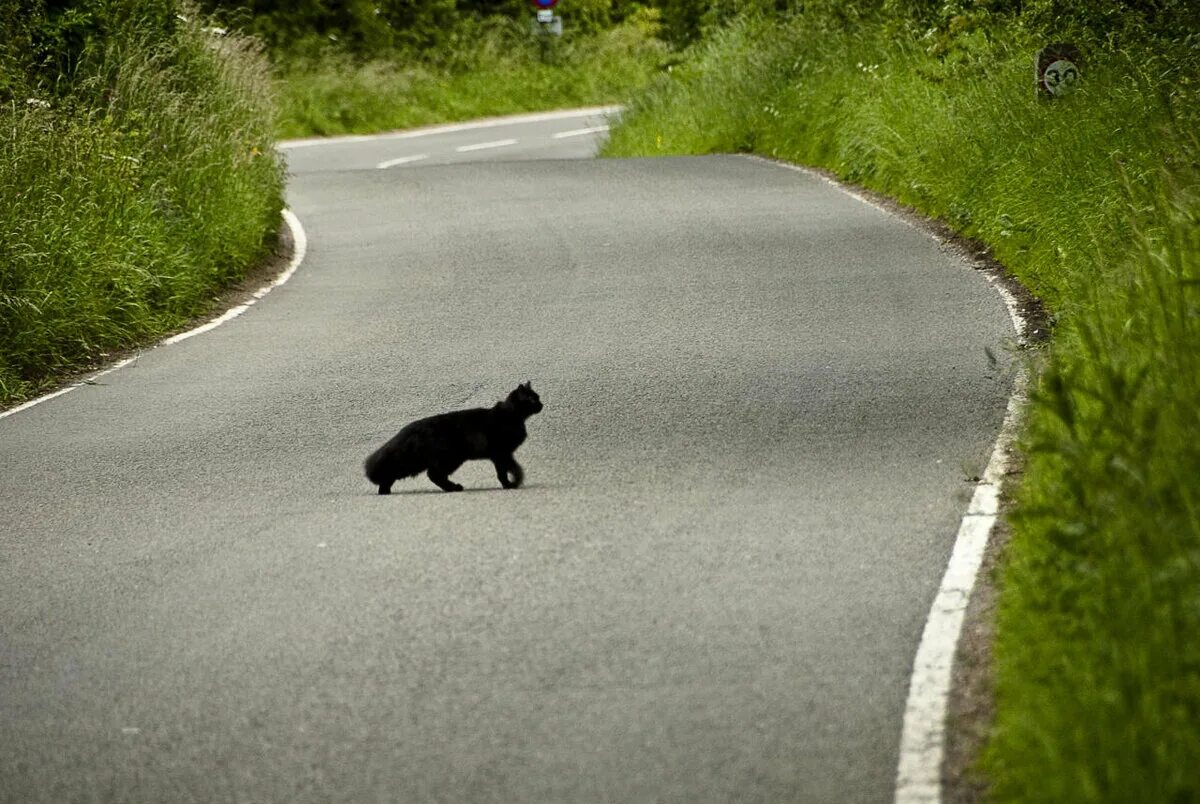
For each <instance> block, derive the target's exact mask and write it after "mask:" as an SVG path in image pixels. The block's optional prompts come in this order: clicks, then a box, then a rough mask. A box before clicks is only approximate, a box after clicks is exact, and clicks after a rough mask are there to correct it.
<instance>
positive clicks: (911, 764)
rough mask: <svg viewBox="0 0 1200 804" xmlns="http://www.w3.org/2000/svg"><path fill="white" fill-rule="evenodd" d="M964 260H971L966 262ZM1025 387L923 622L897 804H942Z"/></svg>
mask: <svg viewBox="0 0 1200 804" xmlns="http://www.w3.org/2000/svg"><path fill="white" fill-rule="evenodd" d="M749 158H750V159H754V160H755V161H759V162H767V163H769V164H772V165H777V166H779V167H783V168H787V169H789V170H795V171H797V172H800V173H804V174H805V175H808V176H812V177H813V178H817V179H820V180H821V181H823V182H825V183H826V184H829V185H832V186H834V187H837V188H838V189H839V190H841V191H842V192H844V193H846V194H847V195H849V196H850V197H852V198H855V199H857V200H859V201H861V202H862V203H864V204H866V205H867V206H870V207H873V208H875V209H877V210H879V211H880V212H883V213H884V214H886V215H889V216H890V217H893V218H895V219H897V220H900V221H902V222H903V223H906V224H908V225H909V226H911V227H913V228H914V229H918V230H919V229H920V227H918V226H916V224H914V223H912V222H911V221H907V220H905V219H904V218H902V217H900V216H897V215H894V214H893V213H891V212H889V211H888V210H887V209H885V208H884V207H882V206H880V205H879V204H876V203H875V202H874V201H872V200H870V199H869V198H867V197H866V196H864V195H862V194H860V193H856V192H854V191H853V190H851V189H849V188H847V187H844V186H842V185H841V184H840V183H839V182H837V181H834V180H833V179H831V178H829V177H828V176H824V175H822V174H820V173H818V172H817V171H815V170H810V169H808V168H804V167H801V166H799V165H792V164H788V163H787V162H779V161H776V160H773V159H765V158H763V157H758V156H750V157H749ZM933 238H934V240H936V241H938V242H939V243H940V242H943V239H942V238H941V237H938V236H937V235H933ZM962 259H964V260H969V259H970V258H969V257H967V256H965V255H964V256H963V257H962ZM986 276H987V279H988V284H990V285H991V286H992V287H993V288H994V289H995V290H996V292H998V293H999V294H1000V298H1002V299H1003V300H1004V305H1005V307H1007V308H1008V316H1009V318H1010V319H1011V320H1012V324H1013V329H1015V330H1016V332H1017V339H1018V341H1019V342H1024V341H1025V339H1026V335H1027V333H1028V331H1029V322H1027V321H1026V320H1025V318H1024V316H1022V315H1021V311H1020V307H1019V306H1018V304H1017V300H1016V298H1015V297H1014V296H1013V295H1012V294H1011V293H1009V292H1008V290H1007V289H1006V288H1004V287H1003V286H1002V285H1001V284H1000V283H999V282H998V281H996V279H994V278H993V277H992V276H991V275H990V274H987V275H986ZM1027 382H1028V378H1027V376H1026V374H1025V371H1024V369H1023V368H1021V367H1019V366H1018V370H1017V376H1016V379H1015V381H1014V383H1013V393H1012V395H1011V396H1010V397H1009V399H1008V405H1007V409H1006V411H1005V415H1004V424H1003V425H1002V426H1001V428H1000V435H999V437H998V438H997V439H996V443H995V445H994V446H993V448H992V454H991V457H990V458H989V459H988V465H987V468H986V469H985V470H984V473H983V478H982V479H981V480H980V481H979V483H977V484H976V486H975V492H974V494H973V495H972V496H971V502H970V504H969V505H968V506H967V511H966V513H965V514H964V515H963V518H962V521H961V522H960V524H959V528H958V533H957V535H956V536H955V539H954V550H953V552H952V553H951V555H950V561H949V563H948V564H947V565H946V572H945V574H943V576H942V581H941V583H940V584H939V586H938V592H937V595H936V597H934V600H933V605H932V606H931V607H930V610H929V616H928V617H927V618H926V620H925V629H924V631H923V632H922V634H921V642H920V645H918V647H917V654H916V657H915V658H914V660H913V672H912V679H911V681H910V682H909V688H908V700H907V702H906V704H905V707H904V725H903V727H902V729H901V733H900V761H899V764H898V766H897V769H896V796H895V802H896V804H940V802H941V800H942V759H943V756H944V754H945V745H946V711H947V705H948V704H949V700H950V686H951V681H952V676H951V673H952V671H953V669H954V654H955V652H956V651H957V649H958V640H959V637H960V635H961V633H962V624H963V618H964V617H965V615H966V610H967V604H968V603H969V602H970V599H971V592H972V591H973V590H974V588H975V581H976V578H977V577H978V575H979V567H980V564H981V563H982V562H983V555H984V551H985V550H986V549H987V544H988V539H990V538H991V533H992V528H993V526H995V524H996V517H997V516H998V514H999V510H998V509H999V499H1000V488H1001V485H1002V482H1003V479H1004V475H1005V472H1006V470H1007V468H1008V463H1009V455H1010V451H1011V448H1012V443H1013V441H1014V439H1015V438H1016V433H1017V426H1018V420H1019V417H1020V414H1021V411H1022V409H1023V408H1024V403H1025V399H1026V385H1027Z"/></svg>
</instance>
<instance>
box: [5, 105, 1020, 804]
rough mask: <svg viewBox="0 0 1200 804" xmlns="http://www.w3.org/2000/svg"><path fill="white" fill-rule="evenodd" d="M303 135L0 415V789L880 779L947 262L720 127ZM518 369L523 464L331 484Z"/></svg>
mask: <svg viewBox="0 0 1200 804" xmlns="http://www.w3.org/2000/svg"><path fill="white" fill-rule="evenodd" d="M577 122H578V121H575V122H572V121H566V123H564V122H563V121H555V122H552V123H546V124H545V125H547V126H561V127H563V128H564V129H570V128H571V127H573V126H574V127H576V128H577V127H578V126H577V125H576V123H577ZM553 130H554V129H551V130H550V131H551V133H552V131H553ZM475 133H476V135H481V136H478V137H477V141H479V142H484V141H494V140H499V139H503V138H509V137H504V136H498V135H501V132H500V131H488V132H475ZM455 136H458V135H455ZM589 136H591V140H590V146H589V149H584V151H585V152H584V153H581V154H579V155H581V156H587V155H588V154H590V152H591V151H590V149H593V148H594V137H595V136H601V134H596V135H589ZM581 137H583V135H581ZM436 139H437V137H430V138H429V139H427V140H426V141H425V142H423V143H422V148H424V149H427V150H431V149H433V148H434V147H435V146H437V145H438V143H437V142H436V141H435V140H436ZM577 142H581V143H583V142H589V140H588V139H587V138H586V137H584V138H582V139H579V140H577ZM454 143H457V144H454ZM450 144H451V145H453V147H455V148H456V147H458V145H461V144H464V143H462V142H461V141H460V140H454V141H453V142H452V143H450ZM467 144H469V143H467ZM374 145H378V144H377V143H376V144H374ZM343 147H344V145H338V146H336V148H337V149H340V148H343ZM364 147H368V148H370V147H374V146H373V145H372V144H370V143H367V144H364ZM320 148H321V146H311V147H307V148H305V149H301V150H303V151H304V154H305V155H304V157H303V159H301V157H300V151H299V150H297V151H296V152H295V153H294V154H293V166H294V169H295V171H296V175H295V177H294V178H293V180H292V183H291V189H290V203H291V204H292V206H293V208H294V210H295V211H296V213H297V214H298V215H299V217H300V219H301V220H302V221H303V223H304V226H305V227H306V230H307V234H308V237H309V243H310V249H309V253H308V257H307V259H306V260H305V262H304V264H303V266H302V267H301V268H300V270H299V271H298V272H297V273H296V274H295V276H294V277H293V278H292V280H291V281H290V282H289V283H288V284H286V285H284V286H282V287H280V288H278V289H277V290H275V291H274V292H272V293H271V294H270V295H268V296H267V297H266V298H265V299H264V300H263V301H261V302H260V303H259V304H258V305H257V306H255V307H253V308H252V309H250V310H249V311H248V312H247V313H246V314H245V315H243V316H241V317H239V318H237V319H235V320H233V321H232V322H230V323H227V324H225V325H223V326H220V327H218V328H217V329H215V330H213V331H211V332H208V333H206V334H204V335H201V336H198V337H195V338H192V339H191V340H187V341H184V342H182V343H179V344H176V345H173V346H169V347H164V348H160V349H156V350H152V351H149V352H147V353H145V354H144V355H143V356H142V357H140V358H139V359H138V361H137V362H136V363H135V364H133V365H131V366H129V367H127V368H124V369H121V370H119V371H117V372H114V373H112V374H109V375H107V376H105V377H103V378H102V379H101V380H100V381H99V382H98V383H97V384H96V385H91V386H87V387H84V388H81V389H79V390H77V391H75V392H73V393H70V394H67V395H65V396H62V397H59V398H57V399H53V400H51V401H48V402H46V403H44V404H42V405H39V406H36V407H33V408H31V409H28V410H25V411H22V412H20V413H18V414H16V415H14V416H11V417H9V418H7V419H3V420H0V801H3V802H42V801H45V802H63V801H114V802H185V801H205V802H225V801H229V802H242V801H245V802H251V801H252V802H327V801H338V802H426V801H445V802H493V801H494V802H649V801H662V802H709V801H711V802H724V801H749V802H753V801H766V802H781V801H789V802H791V801H812V802H840V801H846V802H881V801H887V800H889V798H890V797H891V795H892V788H893V783H894V775H895V770H896V756H897V750H898V741H899V735H900V725H901V715H902V709H903V705H904V701H905V695H906V692H907V683H908V678H909V673H910V670H911V664H912V660H913V654H914V652H915V649H916V645H917V642H918V639H919V637H920V633H921V628H922V625H923V622H924V619H925V616H926V612H927V609H928V606H929V603H930V601H931V600H932V598H933V595H934V592H935V590H936V587H937V584H938V581H939V578H940V575H941V572H942V570H943V568H944V566H945V562H946V559H947V557H948V555H949V552H950V549H951V546H952V542H953V538H954V534H955V530H956V528H957V524H958V519H959V517H960V516H961V514H962V512H963V508H964V506H965V502H966V499H967V496H968V495H969V493H970V491H971V485H970V483H969V482H968V478H969V477H970V476H972V475H973V474H975V473H978V472H979V471H980V470H981V469H982V467H983V464H984V462H985V460H986V458H987V455H988V453H989V451H990V448H991V444H992V442H993V440H994V438H995V436H996V433H997V431H998V429H999V426H1000V423H1001V420H1002V417H1003V412H1004V405H1005V401H1006V398H1007V395H1008V391H1009V387H1010V386H1009V381H1008V376H1007V371H1006V367H1007V365H1008V362H1009V361H1008V358H1007V357H1006V354H1007V353H1006V351H1005V344H1006V343H1007V342H1008V340H1009V339H1010V338H1011V337H1012V336H1013V333H1012V330H1011V325H1010V324H1009V320H1008V317H1007V314H1006V311H1005V308H1004V305H1003V303H1002V302H1001V300H1000V299H999V298H998V297H997V296H996V295H995V294H994V293H993V292H992V291H991V290H990V289H989V287H988V286H987V284H986V283H985V281H984V279H983V277H982V276H979V275H978V274H976V273H973V272H972V271H971V270H970V269H969V268H967V267H966V266H964V265H962V264H960V263H959V262H958V261H957V260H956V259H955V258H953V257H952V256H950V255H948V254H946V253H943V252H941V251H940V250H939V248H938V247H937V245H936V244H935V243H934V242H933V241H932V240H930V239H929V238H928V237H927V236H926V235H924V234H922V233H921V232H919V231H917V230H915V229H912V228H910V227H908V226H906V225H904V224H902V223H901V222H899V221H897V220H896V219H894V218H891V217H889V216H887V215H885V214H883V213H881V212H879V211H878V210H876V209H873V208H871V207H868V206H866V205H864V204H862V203H860V202H858V201H856V200H854V199H852V198H850V197H848V196H846V195H844V194H842V193H840V192H838V191H837V190H836V189H834V188H832V187H830V186H828V185H826V184H824V183H822V182H820V181H818V180H814V179H812V178H810V177H808V176H806V175H803V174H800V173H797V172H794V171H789V170H786V169H783V168H781V167H779V166H776V165H771V164H767V163H764V162H760V161H755V160H751V159H748V158H744V157H738V156H720V157H707V158H679V159H655V160H592V159H579V158H576V159H547V160H531V159H525V160H491V159H484V158H482V157H481V153H482V152H481V151H464V152H457V151H455V152H454V153H461V154H465V156H463V157H462V159H463V160H469V161H458V160H455V159H447V160H446V161H447V163H446V164H440V165H439V164H425V165H423V164H417V163H414V164H406V165H402V166H400V167H397V168H396V169H378V168H376V167H375V166H374V164H373V163H374V162H377V161H380V160H377V159H376V156H377V155H376V154H375V153H371V154H369V155H368V158H366V159H365V160H363V162H362V164H359V165H353V164H350V163H347V162H343V161H342V160H343V159H347V158H349V157H348V155H346V154H343V155H341V156H339V157H338V158H337V159H334V158H333V157H332V156H331V157H330V158H329V159H326V160H322V159H321V158H319V156H320V151H319V149H320ZM400 155H402V154H400ZM389 158H394V157H389ZM986 348H990V349H991V350H992V352H993V353H995V354H997V355H999V356H1000V363H999V365H993V364H992V363H991V362H990V361H989V359H988V357H987V355H986V353H985V349H986ZM525 380H531V381H532V383H533V387H534V388H535V389H536V390H537V391H539V392H540V393H541V395H542V399H543V401H544V402H545V403H546V408H545V411H544V412H543V413H542V414H541V415H539V416H536V417H534V418H533V419H531V420H530V422H529V431H530V435H529V440H528V441H527V443H526V444H525V446H524V447H522V449H521V450H520V451H519V452H518V453H517V458H518V460H520V461H521V463H522V464H523V465H524V467H525V471H526V485H525V486H524V487H523V488H521V489H519V490H515V491H505V490H501V489H500V488H499V486H498V484H497V483H496V480H495V476H494V474H493V473H492V471H491V469H490V467H488V466H487V465H485V464H478V463H476V464H468V465H467V466H465V467H464V468H463V469H462V470H460V471H459V473H458V474H457V475H456V479H457V480H459V481H460V482H462V483H463V484H464V485H465V486H466V487H467V491H466V492H464V493H460V494H446V493H443V492H441V491H439V490H437V489H436V488H435V487H434V486H433V485H432V484H431V483H430V482H429V481H428V480H426V479H425V478H424V477H421V478H417V479H414V480H409V481H402V482H401V483H399V484H397V486H396V492H397V493H394V494H392V495H391V496H388V497H380V496H377V495H375V494H374V489H373V488H372V487H371V486H370V485H369V484H368V483H367V481H366V480H365V479H364V478H363V476H362V473H361V463H362V460H363V458H364V457H365V456H366V455H367V453H368V452H370V451H371V450H372V449H374V448H375V447H376V446H378V445H379V444H381V443H382V442H383V441H384V440H385V439H387V438H388V437H389V436H391V435H392V434H393V433H394V432H395V431H396V430H397V429H399V427H400V426H401V425H403V424H404V423H406V422H407V421H409V420H411V419H414V418H416V417H419V416H424V415H428V414H431V413H436V412H441V411H444V410H450V409H454V408H459V407H464V406H476V405H489V404H491V403H492V402H494V401H495V400H496V399H498V398H500V397H502V396H503V395H504V394H505V393H507V392H508V391H509V390H510V389H511V388H512V387H514V386H515V385H516V384H517V383H519V382H522V381H525Z"/></svg>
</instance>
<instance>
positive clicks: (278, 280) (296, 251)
mask: <svg viewBox="0 0 1200 804" xmlns="http://www.w3.org/2000/svg"><path fill="white" fill-rule="evenodd" d="M283 220H284V223H286V224H287V227H288V229H290V230H291V232H292V258H291V260H289V261H288V265H287V268H285V269H284V270H283V273H281V274H280V275H279V276H277V277H275V279H274V280H272V281H271V282H269V283H268V284H266V285H264V286H263V287H261V288H259V289H258V290H256V291H254V294H253V296H252V297H251V299H250V301H248V302H246V303H245V304H239V305H238V306H237V307H234V308H231V309H229V310H226V311H225V312H224V313H222V314H221V315H219V316H217V317H216V318H214V319H213V320H212V321H208V322H207V323H204V324H201V325H200V326H198V327H195V328H194V329H189V330H188V331H187V332H181V333H179V334H178V335H172V336H171V337H169V338H166V339H164V340H161V341H159V342H158V343H156V344H154V345H153V346H148V347H146V348H145V349H140V350H138V353H137V354H135V355H133V356H132V357H127V358H125V359H124V360H119V361H117V362H116V363H113V364H112V365H111V366H109V367H108V368H105V369H102V370H100V371H97V372H95V373H94V374H89V375H88V376H87V377H84V378H83V379H82V380H79V381H78V382H75V383H72V384H71V385H68V386H67V387H65V388H59V389H58V390H57V391H52V392H50V393H48V394H46V395H44V396H39V397H38V398H37V399H31V400H29V401H28V402H26V403H24V404H21V405H17V406H16V407H15V408H10V409H9V410H5V411H0V419H4V418H7V417H8V416H12V415H13V414H14V413H20V412H21V411H23V410H28V409H29V408H32V407H33V406H34V405H40V404H42V403H43V402H47V401H49V400H51V399H54V398H55V397H58V396H62V395H63V394H68V393H70V392H71V391H74V390H75V389H76V388H80V387H82V386H85V385H95V384H96V381H97V380H98V379H100V378H101V377H103V376H105V375H106V374H112V373H113V372H114V371H116V370H118V369H122V368H124V367H125V366H128V365H129V364H130V363H134V362H136V361H137V359H138V358H139V357H141V356H142V355H143V354H145V353H146V352H148V351H150V350H151V349H157V348H158V347H160V346H169V345H170V344H173V343H179V342H180V341H186V340H187V339H188V338H194V337H195V336H197V335H200V334H202V333H205V332H208V331H209V330H211V329H215V328H216V327H219V326H220V325H221V324H224V323H225V322H226V321H231V320H233V319H234V318H237V317H238V316H239V315H241V314H242V313H244V312H246V311H247V310H249V309H250V308H251V307H252V306H254V303H255V302H257V301H258V300H259V299H261V298H262V297H263V296H266V295H267V294H268V293H270V292H271V291H272V290H274V289H275V288H277V287H279V286H280V285H282V284H283V283H284V282H287V281H288V280H289V279H291V278H292V274H294V273H296V269H297V268H299V267H300V263H302V262H304V254H305V252H306V251H308V237H307V236H306V235H305V233H304V227H303V226H302V225H301V224H300V219H299V218H297V217H296V215H295V214H294V213H293V212H292V211H291V210H290V209H284V210H283Z"/></svg>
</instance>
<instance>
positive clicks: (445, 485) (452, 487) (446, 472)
mask: <svg viewBox="0 0 1200 804" xmlns="http://www.w3.org/2000/svg"><path fill="white" fill-rule="evenodd" d="M460 466H462V462H461V461H460V462H459V463H455V464H449V465H446V464H435V465H433V466H430V467H429V470H428V471H427V472H426V473H425V474H426V475H428V476H429V479H430V480H432V481H433V482H434V483H435V484H436V485H437V487H438V488H440V489H441V490H442V491H462V490H463V487H462V486H460V485H459V484H458V483H455V482H454V481H453V480H451V479H450V475H451V474H453V473H454V472H455V470H457V469H458V467H460Z"/></svg>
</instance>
